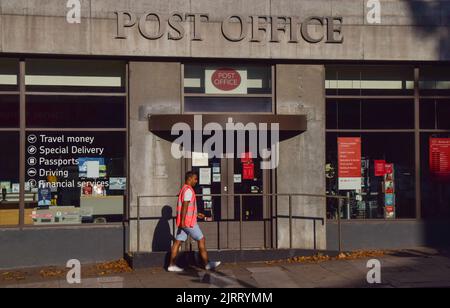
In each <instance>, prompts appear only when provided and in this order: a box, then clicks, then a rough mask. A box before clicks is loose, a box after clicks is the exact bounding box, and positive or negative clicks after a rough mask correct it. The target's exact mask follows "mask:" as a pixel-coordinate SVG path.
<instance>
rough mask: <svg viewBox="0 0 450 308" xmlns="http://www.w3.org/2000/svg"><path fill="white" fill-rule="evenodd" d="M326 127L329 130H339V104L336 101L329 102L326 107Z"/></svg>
mask: <svg viewBox="0 0 450 308" xmlns="http://www.w3.org/2000/svg"><path fill="white" fill-rule="evenodd" d="M326 115H327V116H326V122H327V123H326V125H327V129H337V128H338V103H337V102H336V101H334V100H327V105H326Z"/></svg>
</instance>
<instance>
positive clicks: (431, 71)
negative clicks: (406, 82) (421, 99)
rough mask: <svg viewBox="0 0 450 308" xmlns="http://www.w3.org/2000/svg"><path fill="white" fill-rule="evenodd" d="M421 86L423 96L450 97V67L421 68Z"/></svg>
mask: <svg viewBox="0 0 450 308" xmlns="http://www.w3.org/2000/svg"><path fill="white" fill-rule="evenodd" d="M419 84H420V95H421V96H430V95H435V96H443V95H446V96H448V95H450V67H448V66H440V67H434V66H424V67H421V68H420V83H419Z"/></svg>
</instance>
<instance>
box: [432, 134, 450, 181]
mask: <svg viewBox="0 0 450 308" xmlns="http://www.w3.org/2000/svg"><path fill="white" fill-rule="evenodd" d="M430 172H431V175H432V176H433V177H434V178H435V179H437V180H446V181H448V180H450V138H430Z"/></svg>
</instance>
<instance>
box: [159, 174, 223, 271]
mask: <svg viewBox="0 0 450 308" xmlns="http://www.w3.org/2000/svg"><path fill="white" fill-rule="evenodd" d="M197 182H198V176H197V174H195V173H194V172H192V171H190V172H188V173H186V177H185V184H184V186H183V188H181V191H180V194H179V196H178V204H177V227H178V231H177V236H176V238H175V242H174V244H173V246H172V251H171V255H170V263H169V267H168V268H167V270H168V271H169V272H182V271H183V269H182V268H180V267H178V266H177V265H176V264H175V261H176V258H177V255H178V251H179V250H180V246H181V244H182V243H184V242H186V240H187V239H188V236H190V237H192V238H193V239H194V240H195V241H197V243H198V250H199V253H200V258H201V259H202V262H203V265H204V266H205V269H206V270H212V269H215V268H217V267H218V266H219V265H220V263H221V262H210V261H209V259H208V252H207V251H206V240H205V237H204V236H203V233H202V230H200V227H199V225H198V224H197V217H198V218H200V219H203V218H205V215H203V214H199V213H198V211H197V198H196V196H195V191H194V187H195V186H196V185H197Z"/></svg>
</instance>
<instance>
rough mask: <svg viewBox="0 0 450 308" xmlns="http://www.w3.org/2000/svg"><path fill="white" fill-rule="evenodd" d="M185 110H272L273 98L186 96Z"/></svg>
mask: <svg viewBox="0 0 450 308" xmlns="http://www.w3.org/2000/svg"><path fill="white" fill-rule="evenodd" d="M184 111H185V112H229V113H232V112H261V113H270V112H272V98H270V97H268V98H265V97H262V98H255V97H239V98H230V97H186V98H185V100H184Z"/></svg>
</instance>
